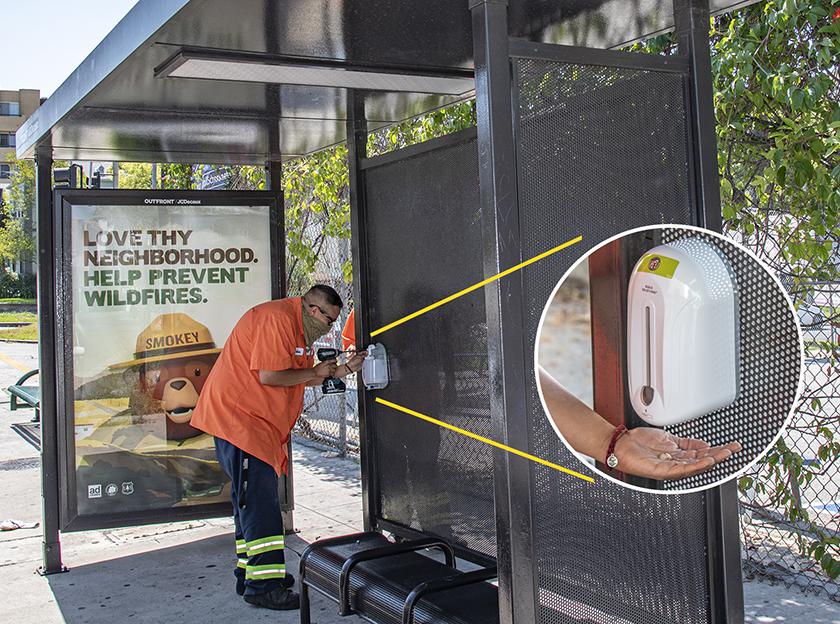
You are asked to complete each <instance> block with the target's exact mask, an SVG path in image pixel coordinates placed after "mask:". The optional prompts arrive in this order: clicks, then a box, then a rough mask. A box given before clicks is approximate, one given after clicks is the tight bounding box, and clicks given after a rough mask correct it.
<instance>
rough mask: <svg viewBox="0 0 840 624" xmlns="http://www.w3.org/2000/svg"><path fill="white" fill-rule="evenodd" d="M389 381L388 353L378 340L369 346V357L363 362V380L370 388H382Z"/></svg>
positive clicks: (366, 386)
mask: <svg viewBox="0 0 840 624" xmlns="http://www.w3.org/2000/svg"><path fill="white" fill-rule="evenodd" d="M388 381H389V378H388V353H387V352H386V351H385V347H384V346H382V343H379V342H377V343H376V344H372V345H370V346H369V347H368V348H367V357H366V358H365V361H364V362H362V382H363V383H364V384H365V388H367V389H368V390H382V388H384V387H385V386H387V385H388Z"/></svg>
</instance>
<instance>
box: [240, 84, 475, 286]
mask: <svg viewBox="0 0 840 624" xmlns="http://www.w3.org/2000/svg"><path fill="white" fill-rule="evenodd" d="M474 125H475V101H474V100H468V101H466V102H459V103H457V104H455V105H452V106H449V107H447V108H441V109H438V110H435V111H432V112H430V113H428V114H426V115H422V116H420V117H417V118H415V119H412V120H409V121H406V122H403V123H401V124H397V125H395V126H390V127H387V128H384V129H381V130H379V131H377V132H372V133H370V134H369V136H368V143H367V153H368V156H375V155H379V154H383V153H385V152H388V151H391V150H395V149H400V148H403V147H408V146H409V145H413V144H415V143H420V142H422V141H428V140H429V139H433V138H436V137H440V136H444V135H446V134H450V133H452V132H457V131H458V130H463V129H465V128H469V127H471V126H474ZM241 169H243V170H244V169H246V168H244V167H243V168H241ZM254 176H255V177H256V178H258V179H259V176H256V174H254ZM348 176H349V171H348V163H347V146H346V145H339V146H336V147H332V148H329V149H326V150H323V151H320V152H317V153H315V154H310V155H308V156H304V157H302V158H298V159H296V160H294V161H292V162H290V163H286V164H285V165H284V168H283V192H284V198H285V208H286V254H287V264H286V267H287V275H288V282H287V283H288V287H289V292H292V293H294V292H300V291H301V290H302V289H303V288H304V287H305V286H307V285H308V284H309V283H311V282H312V279H313V276H314V274H315V271H316V267H317V263H318V259H319V258H321V257H322V256H323V254H325V253H329V252H330V251H332V252H333V253H334V252H335V249H334V248H333V249H332V250H330V249H329V248H330V245H333V246H334V245H335V241H342V240H349V239H350V200H349V199H350V188H349V177H348ZM341 271H342V274H343V278H344V281H345V283H347V284H351V283H352V280H353V266H352V264H351V262H350V260H347V261H346V262H344V264H343V265H342V267H341Z"/></svg>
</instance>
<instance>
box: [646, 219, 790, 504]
mask: <svg viewBox="0 0 840 624" xmlns="http://www.w3.org/2000/svg"><path fill="white" fill-rule="evenodd" d="M686 236H700V237H701V238H704V239H705V240H707V241H709V242H711V243H712V244H713V245H715V246H716V247H717V248H718V249H719V250H720V251H722V252H723V254H724V255H725V256H726V258H727V259H728V260H729V265H730V267H731V270H732V272H733V273H734V277H735V281H736V282H737V288H738V321H739V342H740V345H739V351H740V352H739V359H740V362H739V375H740V390H739V392H738V398H737V399H736V400H735V402H734V403H733V404H732V405H730V406H729V407H725V408H723V409H721V410H718V411H716V412H713V413H712V414H709V415H707V416H703V417H702V418H698V419H696V420H692V421H690V422H687V423H683V424H681V425H677V426H674V427H668V431H671V432H672V433H675V434H677V435H681V436H689V437H692V438H701V439H703V440H706V441H707V442H709V444H724V443H726V442H732V441H738V442H740V443H741V446H743V450H742V451H741V452H740V453H737V454H736V455H734V456H732V457H731V458H730V459H728V460H727V461H726V462H724V463H722V464H720V465H718V466H715V468H713V469H712V470H710V471H708V472H705V473H703V474H701V475H697V476H695V477H691V478H689V479H681V480H679V481H666V482H665V483H664V486H665V488H666V489H686V488H692V487H698V486H701V485H705V484H708V483H714V482H715V481H717V480H719V479H721V478H724V477H726V476H729V475H732V474H734V473H735V472H737V471H738V470H740V469H741V468H743V467H744V466H746V465H747V464H749V463H750V462H751V461H753V460H754V459H755V458H756V457H757V456H758V455H759V453H761V452H762V451H763V450H764V449H765V447H766V446H767V445H768V444H770V442H771V441H772V440H773V438H775V437H776V435H777V434H778V433H779V431H780V430H781V428H782V425H783V424H784V422H785V419H786V418H787V416H788V414H789V413H790V409H791V407H792V406H793V401H794V398H795V396H796V388H797V385H798V384H799V373H800V370H799V369H800V365H801V361H800V351H799V334H798V332H797V329H796V320H795V319H794V317H793V313H792V312H791V311H790V306H789V305H788V303H787V299H786V298H785V296H784V294H783V293H782V290H781V289H780V288H779V286H778V284H776V282H775V281H774V280H773V279H772V278H771V277H770V274H769V273H767V271H765V270H764V269H763V268H761V266H759V264H758V263H757V262H756V261H755V260H753V259H752V258H751V257H750V256H749V255H748V254H746V253H745V252H743V251H741V250H739V249H738V248H737V247H736V246H735V245H733V244H732V243H729V242H728V241H725V240H721V239H719V238H716V237H714V236H709V235H707V234H698V233H697V232H692V231H691V230H679V229H666V230H665V231H664V232H663V234H662V242H663V243H668V242H672V241H674V240H677V239H680V238H684V237H686Z"/></svg>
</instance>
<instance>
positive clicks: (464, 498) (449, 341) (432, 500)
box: [365, 131, 496, 556]
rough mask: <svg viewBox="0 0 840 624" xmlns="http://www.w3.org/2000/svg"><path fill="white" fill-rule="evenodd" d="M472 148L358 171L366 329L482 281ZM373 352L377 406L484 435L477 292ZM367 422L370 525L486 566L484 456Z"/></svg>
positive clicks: (376, 419)
mask: <svg viewBox="0 0 840 624" xmlns="http://www.w3.org/2000/svg"><path fill="white" fill-rule="evenodd" d="M469 137H472V138H469ZM474 137H475V133H474V131H473V132H471V133H469V134H468V135H467V140H465V141H461V142H459V143H457V144H456V145H450V146H448V147H442V148H438V149H435V150H433V151H428V152H425V153H422V154H420V155H416V156H413V157H409V158H406V159H403V160H399V161H397V162H392V163H388V164H383V165H380V166H378V167H375V168H372V169H369V170H367V171H366V174H365V191H366V202H367V211H368V217H367V219H366V223H367V232H366V236H367V242H368V254H369V258H370V262H369V263H367V270H368V271H369V284H370V320H371V327H372V328H377V327H380V326H382V325H386V324H387V323H389V322H391V321H395V320H397V319H399V318H401V317H403V316H405V315H406V314H408V313H410V312H414V311H415V310H418V309H420V308H422V307H424V306H426V305H429V304H431V303H434V302H435V301H438V300H440V299H442V298H443V297H446V296H448V295H451V294H452V293H453V292H457V291H459V290H461V289H462V288H464V286H465V285H469V284H473V283H475V282H478V281H480V280H481V279H482V278H483V263H482V250H481V229H480V222H479V220H480V214H479V210H480V208H479V196H478V150H477V146H476V141H475V138H474ZM461 138H464V137H463V136H462V137H461ZM375 339H376V340H379V339H380V338H379V337H376V338H375ZM381 340H382V342H383V344H385V345H386V347H387V349H388V357H389V359H390V367H391V383H390V384H389V386H388V387H387V388H386V389H385V390H383V391H381V392H377V395H378V396H381V397H382V398H384V399H387V400H390V401H393V402H395V403H398V404H400V405H404V406H406V407H408V408H411V409H413V410H417V411H419V412H421V413H424V414H428V415H429V416H433V417H435V418H438V419H440V420H443V421H446V422H448V423H451V424H454V425H457V426H458V427H462V428H464V429H468V430H470V431H474V432H476V433H478V434H481V435H484V436H490V435H491V427H490V396H489V390H488V387H487V377H488V374H487V323H486V318H485V313H484V293H483V292H482V291H480V290H479V291H476V292H473V293H471V294H469V295H466V296H464V297H461V298H460V299H457V300H455V301H453V302H452V303H449V304H447V305H446V306H442V307H441V308H438V309H437V310H434V311H433V312H430V313H428V314H425V315H423V316H420V317H418V318H415V319H413V320H412V321H410V322H408V323H405V324H403V325H400V326H398V327H396V328H395V329H391V330H389V331H388V332H387V333H385V334H383V335H382V337H381ZM367 418H368V422H369V423H370V426H371V427H372V428H373V431H374V435H375V438H376V440H375V453H376V457H377V462H378V466H377V475H378V479H379V504H380V510H379V512H380V516H381V517H382V518H384V519H386V520H389V521H391V522H396V523H399V524H402V525H405V526H407V527H411V528H413V529H416V530H419V531H423V532H424V533H427V534H433V535H438V536H440V537H443V538H445V539H448V540H450V541H452V542H454V543H456V544H460V545H463V546H465V547H467V548H470V549H473V550H476V551H479V552H481V553H484V554H488V555H492V556H495V550H496V524H495V512H494V501H493V463H492V453H491V452H490V448H489V447H488V446H486V445H484V444H482V443H480V442H476V441H474V440H471V439H470V438H467V437H465V436H462V435H460V434H456V433H453V432H450V431H447V430H444V429H441V428H439V427H437V426H435V425H432V424H429V423H426V422H424V421H421V420H419V419H416V418H413V417H411V416H408V415H406V414H401V413H399V412H395V411H393V410H391V409H389V408H385V407H382V406H380V405H374V406H373V409H372V410H371V411H370V413H369V414H368V416H367Z"/></svg>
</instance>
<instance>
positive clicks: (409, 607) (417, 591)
mask: <svg viewBox="0 0 840 624" xmlns="http://www.w3.org/2000/svg"><path fill="white" fill-rule="evenodd" d="M498 575H499V573H498V571H497V569H496V568H495V567H492V568H485V569H482V570H474V571H472V572H465V573H464V574H455V575H453V576H447V577H446V578H442V579H437V580H434V581H426V582H425V583H420V584H419V585H418V586H417V587H415V588H414V589H412V590H411V593H410V594H409V595H408V597H407V598H406V599H405V606H404V607H403V618H402V621H403V624H414V608H415V607H416V606H417V603H418V602H420V599H421V598H423V597H424V596H427V595H428V594H433V593H435V592H440V591H446V590H448V589H455V588H456V587H463V586H465V585H472V584H473V583H483V582H484V581H489V580H491V579H494V578H496V577H497V576H498Z"/></svg>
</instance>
